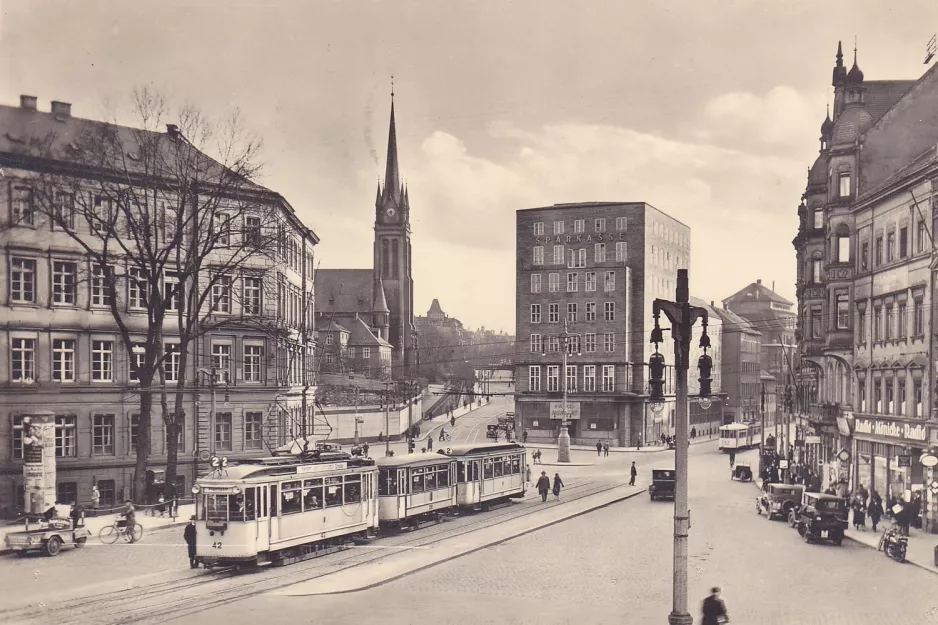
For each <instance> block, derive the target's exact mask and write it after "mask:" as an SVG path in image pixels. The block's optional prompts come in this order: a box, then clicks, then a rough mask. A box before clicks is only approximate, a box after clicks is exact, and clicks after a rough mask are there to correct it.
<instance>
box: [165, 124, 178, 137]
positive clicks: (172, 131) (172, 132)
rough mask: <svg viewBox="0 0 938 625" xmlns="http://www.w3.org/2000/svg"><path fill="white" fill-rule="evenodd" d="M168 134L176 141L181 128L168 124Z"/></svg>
mask: <svg viewBox="0 0 938 625" xmlns="http://www.w3.org/2000/svg"><path fill="white" fill-rule="evenodd" d="M166 134H168V135H169V136H170V137H171V138H173V139H175V138H176V137H178V136H179V126H177V125H176V124H166Z"/></svg>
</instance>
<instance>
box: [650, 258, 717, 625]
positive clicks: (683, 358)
mask: <svg viewBox="0 0 938 625" xmlns="http://www.w3.org/2000/svg"><path fill="white" fill-rule="evenodd" d="M676 295H677V298H676V299H677V301H676V302H670V301H668V300H662V299H656V300H655V301H654V303H653V307H652V311H653V314H654V318H655V327H654V329H653V330H652V333H651V342H652V343H654V344H655V353H654V354H652V355H651V358H650V360H649V362H648V367H649V384H650V386H651V398H650V399H651V406H652V410H654V409H655V408H654V407H655V405H656V404H658V403H662V404H663V403H664V393H663V388H662V387H663V385H664V356H662V355H661V354H659V353H658V344H659V343H661V342H663V337H662V332H661V328H660V326H659V325H658V320H659V318H660V316H661V313H662V312H663V313H664V314H665V316H666V317H667V318H668V319H669V320H670V321H671V337H672V338H673V339H674V371H675V375H676V387H677V388H676V395H677V415H676V423H675V445H674V468H675V473H676V478H677V479H676V480H675V485H674V486H675V488H674V581H673V601H672V609H671V613H670V614H669V615H668V623H670V625H692V624H693V622H694V619H693V617H692V616H691V615H690V613H689V612H688V611H687V536H688V531H689V530H690V510H688V509H687V447H688V440H687V429H688V409H687V408H688V406H687V371H688V368H689V366H688V365H689V362H688V361H689V359H690V339H691V329H692V328H693V326H694V323H695V322H696V321H697V320H698V319H700V320H701V321H702V324H703V334H702V335H701V337H700V347H701V348H703V350H704V354H703V355H702V356H701V357H700V359H699V360H698V362H697V366H698V367H699V369H700V399H701V400H709V397H710V382H711V380H710V368H711V367H712V365H713V361H712V359H711V358H710V356H708V355H707V353H706V351H707V349H708V348H709V347H710V338H709V337H708V336H707V321H708V315H707V309H706V308H700V307H697V306H691V305H690V292H689V287H688V279H687V269H678V271H677V293H676ZM659 410H660V408H659Z"/></svg>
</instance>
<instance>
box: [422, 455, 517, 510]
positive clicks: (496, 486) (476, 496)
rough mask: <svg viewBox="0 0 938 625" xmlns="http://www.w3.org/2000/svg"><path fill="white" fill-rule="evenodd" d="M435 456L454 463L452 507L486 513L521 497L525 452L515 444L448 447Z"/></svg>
mask: <svg viewBox="0 0 938 625" xmlns="http://www.w3.org/2000/svg"><path fill="white" fill-rule="evenodd" d="M437 453H438V454H441V455H445V456H448V457H450V458H454V459H455V460H456V505H457V506H458V507H460V508H471V509H482V510H488V508H489V506H490V505H492V504H493V503H499V502H505V501H507V500H508V499H510V498H511V499H517V498H521V497H524V491H525V482H524V471H525V449H524V447H523V446H522V445H520V444H518V443H489V444H462V445H452V446H450V447H447V448H446V449H441V450H439V451H438V452H437Z"/></svg>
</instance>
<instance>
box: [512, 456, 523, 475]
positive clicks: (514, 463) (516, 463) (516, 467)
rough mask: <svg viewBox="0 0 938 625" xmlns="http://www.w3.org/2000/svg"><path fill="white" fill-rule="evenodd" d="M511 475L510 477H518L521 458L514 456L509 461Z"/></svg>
mask: <svg viewBox="0 0 938 625" xmlns="http://www.w3.org/2000/svg"><path fill="white" fill-rule="evenodd" d="M511 473H512V475H519V474H520V473H521V457H520V456H515V457H514V458H512V459H511Z"/></svg>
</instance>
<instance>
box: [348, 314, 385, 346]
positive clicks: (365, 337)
mask: <svg viewBox="0 0 938 625" xmlns="http://www.w3.org/2000/svg"><path fill="white" fill-rule="evenodd" d="M342 324H343V325H345V326H346V327H348V329H349V332H350V335H349V339H348V344H349V345H377V346H379V347H391V344H390V343H388V342H387V341H385V340H384V339H382V338H380V337H377V336H375V335H374V334H373V333H372V331H371V328H369V327H368V325H367V324H366V323H365V322H364V321H362V320H361V319H360V318H358V317H353V318H351V319H343V320H342Z"/></svg>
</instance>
